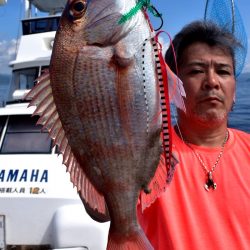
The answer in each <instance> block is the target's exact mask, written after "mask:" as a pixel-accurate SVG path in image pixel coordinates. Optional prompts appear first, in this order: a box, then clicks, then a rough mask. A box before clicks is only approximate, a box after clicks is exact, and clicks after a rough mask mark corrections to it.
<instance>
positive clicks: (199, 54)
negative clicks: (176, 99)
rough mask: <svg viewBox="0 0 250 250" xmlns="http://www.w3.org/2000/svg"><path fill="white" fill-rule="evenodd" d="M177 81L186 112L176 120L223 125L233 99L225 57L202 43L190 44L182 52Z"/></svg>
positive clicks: (232, 80) (232, 81)
mask: <svg viewBox="0 0 250 250" xmlns="http://www.w3.org/2000/svg"><path fill="white" fill-rule="evenodd" d="M179 77H180V78H181V80H182V81H183V84H184V88H185V91H186V95H187V97H186V100H185V105H186V109H187V112H186V114H184V113H183V112H179V118H180V119H191V120H190V121H193V122H199V123H205V124H207V125H209V124H211V125H212V124H215V123H219V124H220V123H221V122H223V121H224V122H225V121H227V115H228V113H229V111H230V110H231V108H232V104H233V100H234V95H235V77H234V68H233V60H232V57H231V55H230V54H229V53H226V52H225V51H224V50H222V49H221V48H219V47H210V46H208V45H207V44H205V43H200V42H197V43H194V44H192V45H190V46H189V47H187V48H186V49H185V50H184V52H183V57H182V62H181V64H180V65H179Z"/></svg>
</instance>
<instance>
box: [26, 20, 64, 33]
mask: <svg viewBox="0 0 250 250" xmlns="http://www.w3.org/2000/svg"><path fill="white" fill-rule="evenodd" d="M59 20H60V16H56V17H50V18H37V19H33V20H32V19H28V20H23V21H22V24H23V34H24V35H30V34H36V33H44V32H49V31H56V30H57V27H58V25H59Z"/></svg>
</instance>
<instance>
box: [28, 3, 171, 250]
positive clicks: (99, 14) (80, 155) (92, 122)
mask: <svg viewBox="0 0 250 250" xmlns="http://www.w3.org/2000/svg"><path fill="white" fill-rule="evenodd" d="M79 3H82V5H79ZM75 4H78V7H77V8H74V5H75ZM136 4H137V1H136V0H101V2H100V0H89V1H87V2H86V1H85V0H77V1H76V0H68V3H67V5H66V7H65V10H64V12H63V14H62V17H61V20H60V24H59V29H58V31H57V33H56V38H55V41H54V47H53V53H52V57H51V63H50V68H49V73H46V74H45V75H44V76H42V77H40V78H39V79H38V84H37V86H36V87H35V88H34V89H33V90H31V92H30V93H29V94H28V96H27V98H31V99H33V100H32V103H31V104H32V105H36V106H37V107H38V110H37V112H38V113H39V115H40V116H41V118H40V122H41V124H42V125H43V126H44V127H47V128H48V130H49V134H50V135H51V137H52V139H53V140H54V143H55V144H57V145H58V146H59V150H60V151H61V153H62V154H63V163H64V164H65V165H66V167H67V171H68V172H69V173H70V177H71V181H72V182H73V183H74V185H75V186H77V190H78V192H79V195H80V197H81V199H82V200H83V203H84V204H85V205H88V207H89V209H88V212H89V213H90V215H91V216H92V217H94V218H95V217H96V215H98V216H100V215H101V216H105V217H106V216H107V214H109V216H110V220H111V224H110V232H109V238H108V245H107V249H116V250H117V249H142V250H143V249H152V247H151V245H150V243H149V241H148V240H147V238H146V236H145V234H144V233H143V231H142V230H141V228H140V226H139V225H138V223H137V217H136V204H137V201H138V197H139V193H140V192H141V190H142V189H144V190H145V192H147V193H149V191H150V190H149V189H148V188H147V187H148V185H149V184H150V181H151V183H153V184H151V185H150V187H153V188H155V189H154V190H152V192H151V194H152V197H151V196H150V194H148V195H147V199H145V197H144V198H143V199H142V202H144V200H145V201H146V202H147V204H146V206H148V204H149V201H153V200H154V199H156V198H157V197H158V196H159V193H160V192H162V190H164V188H165V185H166V181H165V183H163V182H162V178H164V177H163V176H164V175H165V177H166V169H163V168H161V169H160V172H157V175H156V178H154V179H153V177H154V174H155V172H156V169H157V166H158V163H159V160H160V154H161V149H162V148H161V143H162V141H161V137H160V133H161V122H162V120H161V116H160V115H159V114H160V93H159V86H158V74H159V71H160V69H159V68H158V69H157V67H158V66H157V63H156V62H155V51H154V50H155V48H154V46H153V45H152V40H151V38H152V37H153V35H154V33H153V32H152V30H151V28H150V25H149V23H148V20H147V19H146V18H145V16H144V14H143V12H142V11H138V13H136V15H135V16H134V17H133V18H131V19H129V20H127V21H126V22H125V23H124V24H118V23H119V20H120V18H121V17H122V15H123V14H125V12H126V11H127V10H129V9H130V8H132V7H133V6H135V5H136ZM80 7H84V9H83V10H82V12H81V8H80ZM49 94H50V95H51V94H52V98H49V100H50V102H51V103H50V104H49V105H48V104H46V102H45V101H44V100H45V98H48V95H49ZM45 105H46V107H45ZM48 107H51V108H49V109H48ZM55 111H56V112H55ZM53 120H54V122H55V124H53V122H52V121H53ZM164 171H165V172H164ZM157 178H158V179H157ZM152 179H153V180H152ZM149 197H151V198H149ZM142 207H143V206H142ZM106 208H107V209H108V211H106Z"/></svg>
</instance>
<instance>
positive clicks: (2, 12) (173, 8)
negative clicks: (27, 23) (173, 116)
mask: <svg viewBox="0 0 250 250" xmlns="http://www.w3.org/2000/svg"><path fill="white" fill-rule="evenodd" d="M51 1H53V0H51ZM101 1H102V0H101ZM229 1H230V0H229ZM235 2H236V4H237V6H238V8H239V11H240V13H241V16H242V19H243V22H244V24H245V29H246V32H247V35H248V44H250V14H249V10H250V1H249V0H238V1H235ZM22 3H23V0H8V1H7V5H5V6H0V74H1V73H6V72H10V71H9V70H8V67H7V65H8V62H9V61H10V60H13V58H14V55H15V49H16V41H17V39H18V37H19V35H20V31H21V26H20V19H21V18H22V17H23V7H22ZM151 3H152V4H153V5H154V6H155V7H156V8H157V9H158V11H159V12H160V13H162V15H163V19H164V26H163V28H162V29H163V30H165V31H167V32H168V33H169V34H170V35H171V36H174V35H175V34H176V32H178V31H179V30H180V29H181V28H182V27H183V26H184V25H185V24H187V23H189V22H191V21H193V20H197V19H202V18H203V15H204V10H205V5H206V1H205V0H151ZM151 20H152V22H153V24H154V25H155V26H157V25H158V23H159V20H158V19H157V18H155V17H152V18H151ZM164 39H165V40H167V36H165V37H164ZM249 50H250V45H249ZM244 71H250V53H248V56H247V62H246V66H245V68H244Z"/></svg>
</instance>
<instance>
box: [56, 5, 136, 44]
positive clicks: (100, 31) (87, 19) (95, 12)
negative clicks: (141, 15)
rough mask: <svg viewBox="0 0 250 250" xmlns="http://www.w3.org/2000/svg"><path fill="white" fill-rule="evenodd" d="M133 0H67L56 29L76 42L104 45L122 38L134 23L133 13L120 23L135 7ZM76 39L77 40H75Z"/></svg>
mask: <svg viewBox="0 0 250 250" xmlns="http://www.w3.org/2000/svg"><path fill="white" fill-rule="evenodd" d="M136 4H137V1H136V0H68V2H67V4H66V7H65V9H64V12H63V14H62V17H61V20H60V25H59V29H58V32H60V31H63V33H64V34H63V36H64V37H67V36H68V37H69V38H70V39H71V40H73V38H75V39H74V40H77V41H78V42H77V41H72V42H74V45H75V46H77V44H78V43H81V45H82V44H86V45H97V46H101V47H106V46H110V45H113V44H115V43H117V42H119V40H121V39H122V38H124V37H125V36H126V35H127V34H128V33H129V32H130V31H131V30H132V29H133V28H134V26H135V25H137V24H138V21H139V20H138V17H137V15H135V16H134V17H133V18H131V19H129V20H128V21H126V22H125V23H123V24H120V23H119V20H120V19H121V17H122V16H123V15H124V14H126V13H127V12H128V11H130V10H131V9H132V8H134V7H135V6H136ZM75 42H76V43H75ZM79 45H80V44H79Z"/></svg>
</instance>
